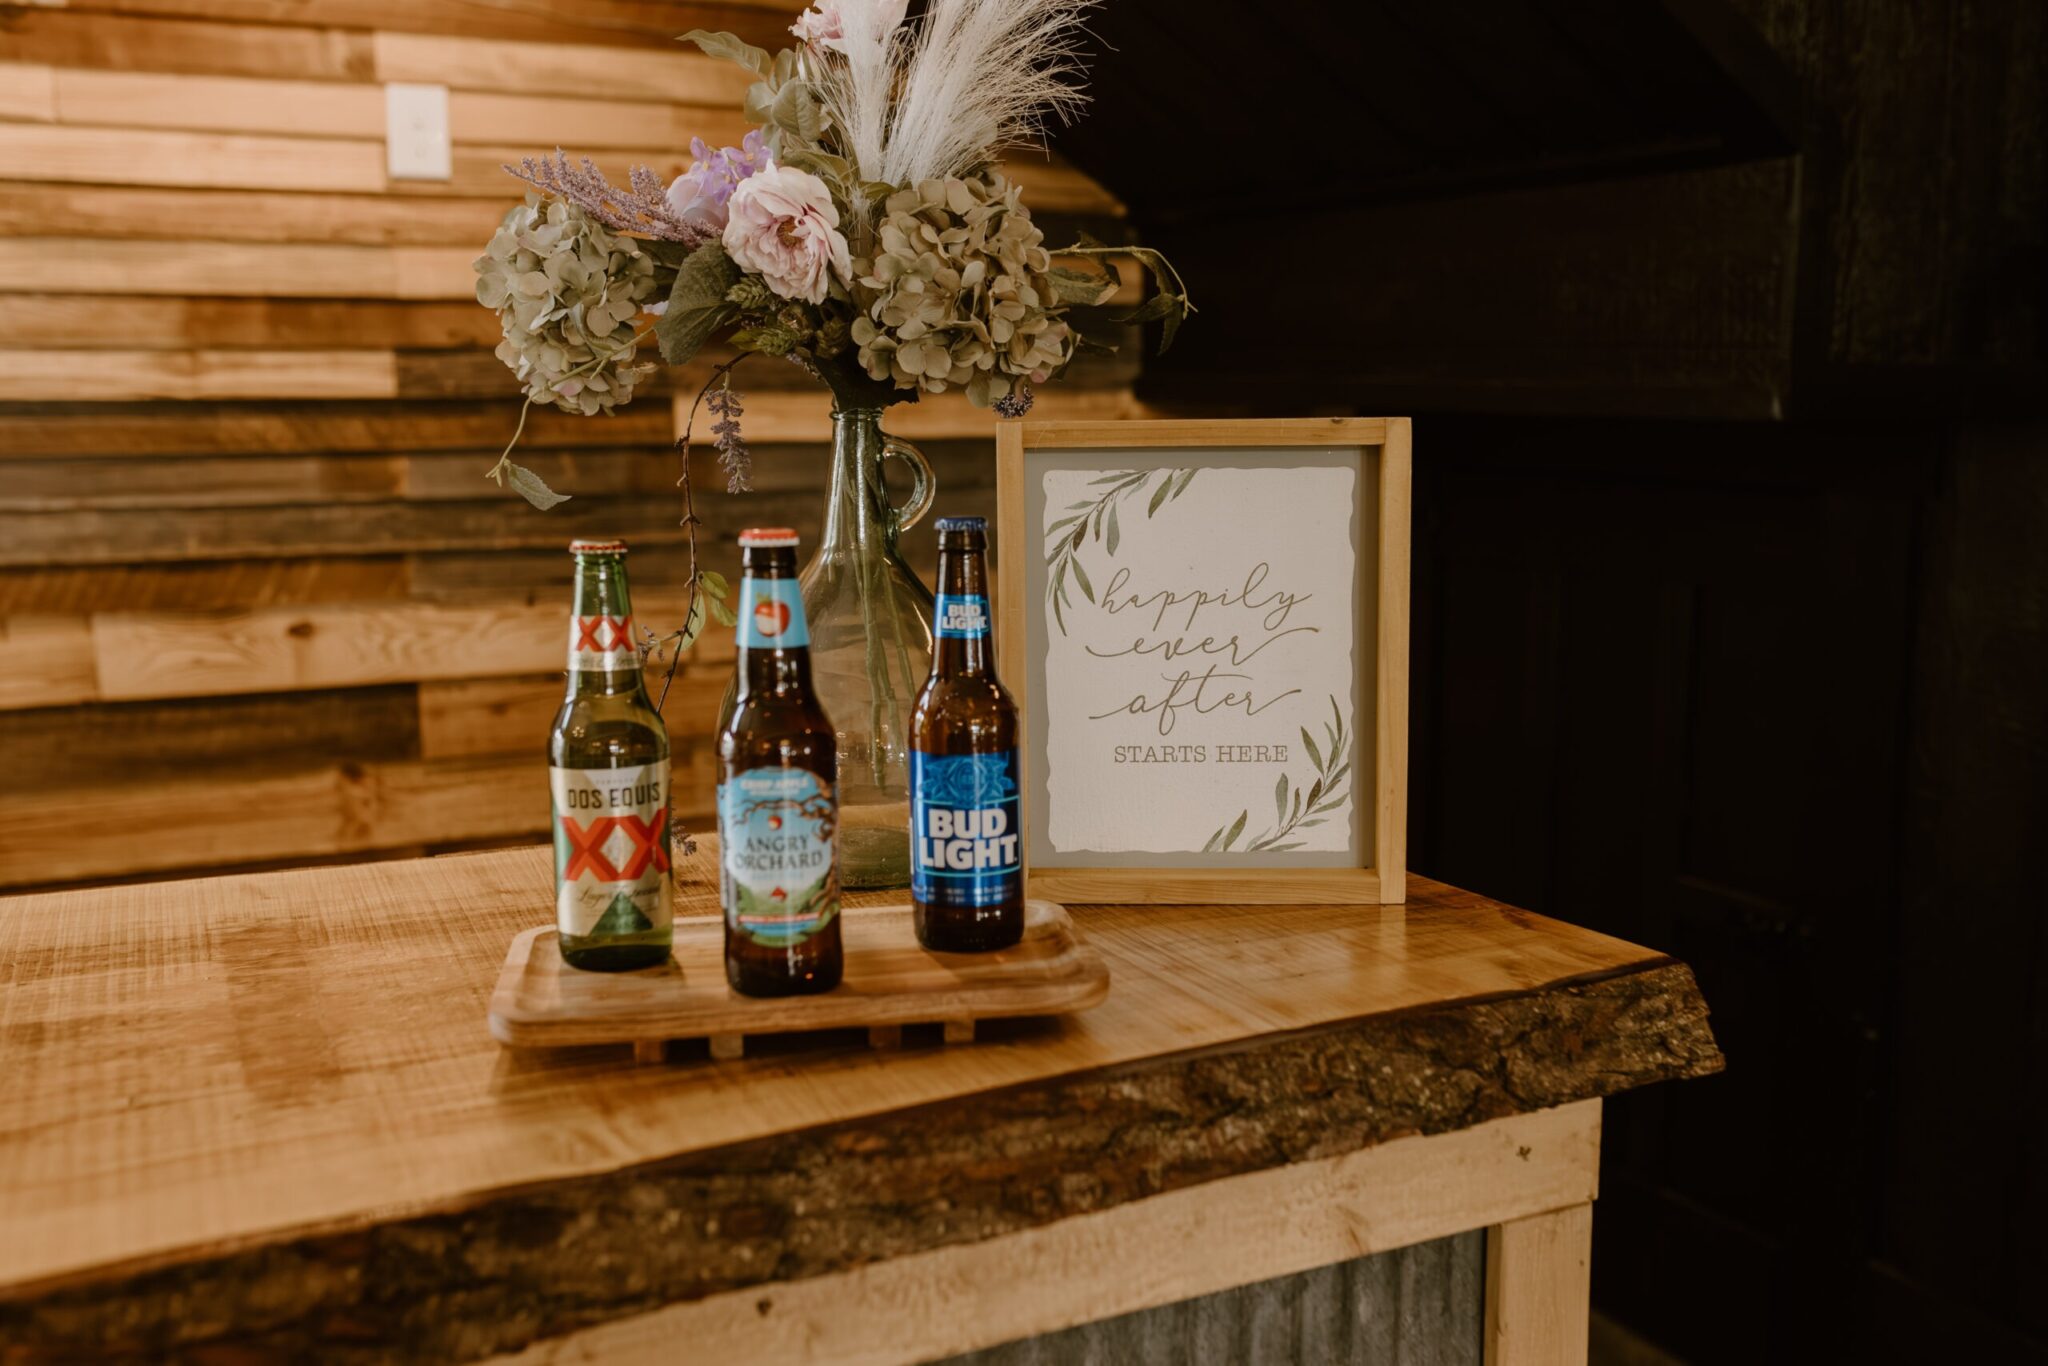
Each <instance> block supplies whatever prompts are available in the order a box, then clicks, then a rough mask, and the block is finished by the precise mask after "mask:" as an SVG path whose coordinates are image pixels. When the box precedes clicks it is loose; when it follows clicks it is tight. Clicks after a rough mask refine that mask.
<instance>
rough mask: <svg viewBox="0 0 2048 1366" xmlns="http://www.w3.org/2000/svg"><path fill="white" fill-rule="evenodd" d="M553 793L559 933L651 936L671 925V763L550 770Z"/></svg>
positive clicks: (556, 909)
mask: <svg viewBox="0 0 2048 1366" xmlns="http://www.w3.org/2000/svg"><path fill="white" fill-rule="evenodd" d="M548 778H549V782H550V785H551V786H552V788H553V789H554V799H555V805H554V813H555V820H554V831H555V926H556V928H557V929H559V930H560V931H561V932H562V933H563V934H566V935H574V936H577V937H579V938H582V937H587V936H592V935H595V936H601V937H609V936H613V935H628V934H644V933H646V932H647V931H649V930H660V929H666V928H667V927H668V924H669V895H668V891H669V865H668V760H666V759H663V760H661V761H660V762H659V763H653V764H641V765H639V766H637V767H632V768H552V767H551V768H549V769H548Z"/></svg>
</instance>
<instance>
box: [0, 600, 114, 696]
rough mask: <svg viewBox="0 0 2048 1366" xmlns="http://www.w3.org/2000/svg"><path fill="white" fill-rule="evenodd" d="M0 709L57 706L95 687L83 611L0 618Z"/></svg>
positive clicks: (94, 690)
mask: <svg viewBox="0 0 2048 1366" xmlns="http://www.w3.org/2000/svg"><path fill="white" fill-rule="evenodd" d="M0 646H5V649H0V709H12V708H16V707H61V706H64V705H66V704H68V703H72V702H87V701H90V700H92V698H93V696H94V695H95V694H96V693H97V692H98V682H97V680H96V677H95V674H94V670H93V657H92V628H91V626H90V625H89V624H88V623H87V622H86V619H85V618H84V617H74V616H61V617H51V616H30V617H8V618H5V619H0Z"/></svg>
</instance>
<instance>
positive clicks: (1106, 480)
mask: <svg viewBox="0 0 2048 1366" xmlns="http://www.w3.org/2000/svg"><path fill="white" fill-rule="evenodd" d="M1130 474H1131V472H1130V471H1129V470H1116V471H1113V472H1111V473H1109V474H1105V475H1103V476H1102V477H1101V478H1100V479H1090V480H1089V481H1088V485H1089V487H1090V488H1093V487H1094V486H1095V485H1097V484H1114V483H1116V482H1117V481H1118V480H1121V479H1128V478H1129V477H1130Z"/></svg>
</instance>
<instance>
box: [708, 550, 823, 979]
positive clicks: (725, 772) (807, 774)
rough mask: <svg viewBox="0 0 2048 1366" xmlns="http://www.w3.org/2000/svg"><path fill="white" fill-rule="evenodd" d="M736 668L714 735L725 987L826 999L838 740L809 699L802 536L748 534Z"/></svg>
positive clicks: (742, 568)
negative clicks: (727, 708) (799, 562)
mask: <svg viewBox="0 0 2048 1366" xmlns="http://www.w3.org/2000/svg"><path fill="white" fill-rule="evenodd" d="M740 573H741V578H740V598H739V606H738V612H739V627H738V638H739V662H738V665H737V668H738V671H739V677H738V683H737V696H736V698H735V700H734V704H733V710H732V717H731V719H730V720H729V721H727V722H726V724H725V727H724V729H722V730H721V731H720V732H719V735H718V837H719V888H720V894H721V896H722V898H723V900H724V904H725V979H726V981H728V982H730V983H731V984H732V986H733V989H734V990H736V991H740V992H744V993H745V994H746V995H749V996H796V995H803V994H807V993H810V992H819V991H830V990H831V989H832V988H833V987H835V986H838V985H839V976H840V972H841V970H842V968H843V966H844V962H843V957H842V954H841V950H840V944H839V796H838V775H839V742H838V739H837V737H836V736H835V735H834V733H833V730H832V723H831V722H830V721H828V720H826V719H825V712H824V709H823V708H822V707H820V706H819V705H818V698H817V694H816V693H814V692H813V691H812V690H811V651H810V632H809V629H808V627H807V625H806V623H805V621H804V600H803V596H802V594H801V593H800V592H799V591H798V588H797V580H796V533H795V532H794V531H790V530H788V529H787V528H783V527H766V528H756V529H754V530H750V531H744V532H741V533H740Z"/></svg>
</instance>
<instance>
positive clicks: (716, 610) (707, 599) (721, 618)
mask: <svg viewBox="0 0 2048 1366" xmlns="http://www.w3.org/2000/svg"><path fill="white" fill-rule="evenodd" d="M704 605H705V606H706V607H707V608H708V609H709V610H710V612H711V619H712V620H713V621H715V622H717V623H718V624H719V625H720V626H733V625H736V624H738V622H739V618H738V617H736V616H734V615H733V611H732V607H731V606H730V605H729V604H728V603H727V602H726V600H725V594H723V593H717V594H710V593H707V594H705V596H704Z"/></svg>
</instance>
